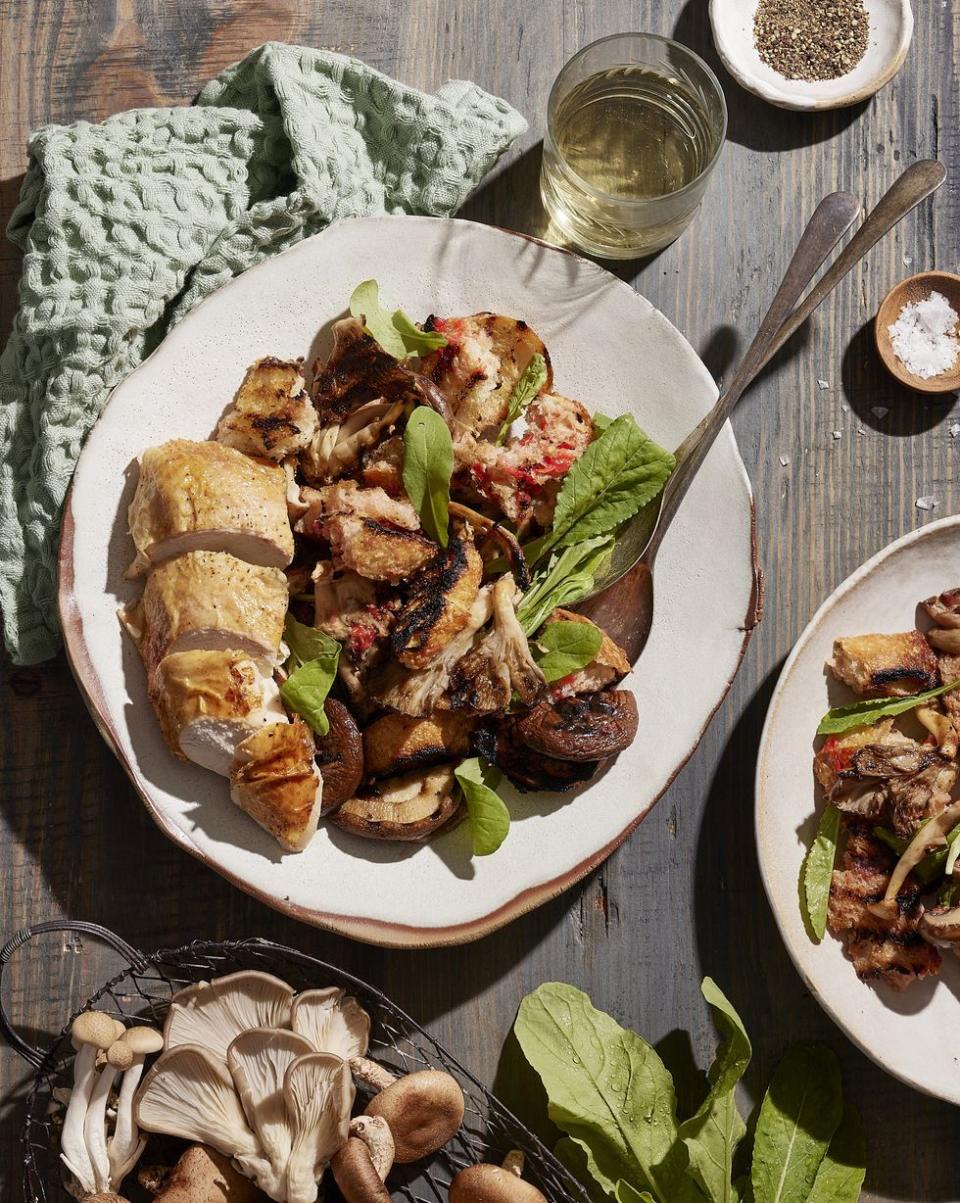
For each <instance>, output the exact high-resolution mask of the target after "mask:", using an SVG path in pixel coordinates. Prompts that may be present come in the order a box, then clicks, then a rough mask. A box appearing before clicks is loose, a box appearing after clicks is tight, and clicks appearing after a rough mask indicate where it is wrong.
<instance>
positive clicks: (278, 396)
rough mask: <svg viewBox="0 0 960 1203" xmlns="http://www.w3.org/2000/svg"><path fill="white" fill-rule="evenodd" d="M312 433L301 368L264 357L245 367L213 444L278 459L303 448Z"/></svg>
mask: <svg viewBox="0 0 960 1203" xmlns="http://www.w3.org/2000/svg"><path fill="white" fill-rule="evenodd" d="M316 429H317V411H316V410H315V409H314V407H313V402H312V401H311V400H310V397H309V395H308V393H307V390H306V387H305V383H304V379H303V372H302V371H301V365H300V364H299V363H297V362H295V361H289V360H284V359H273V358H272V357H267V358H266V359H258V360H257V362H256V363H254V364H251V366H250V367H249V368H248V369H247V374H246V376H245V377H244V379H243V384H241V385H240V388H239V389H238V390H237V395H236V396H235V397H234V399H233V406H232V407H231V408H230V410H228V412H227V413H226V414H224V416H223V417H222V418H221V419H220V425H219V426H218V427H217V441H218V442H220V443H225V444H226V445H227V446H228V447H236V449H237V450H238V451H243V452H244V453H245V454H246V455H262V456H264V457H265V458H266V459H272V460H277V461H279V460H282V459H286V458H287V456H289V455H296V454H297V452H299V451H301V450H302V449H303V448H304V447H306V446H308V444H309V443H310V440H311V439H312V438H313V436H314V433H315V432H316Z"/></svg>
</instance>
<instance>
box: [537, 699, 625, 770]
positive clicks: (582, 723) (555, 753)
mask: <svg viewBox="0 0 960 1203" xmlns="http://www.w3.org/2000/svg"><path fill="white" fill-rule="evenodd" d="M638 724H639V715H638V713H637V702H636V699H635V698H634V696H633V694H632V693H630V692H628V691H627V690H625V689H605V690H603V692H601V693H593V694H587V695H585V696H583V697H575V698H563V699H561V700H560V701H555V702H547V701H544V702H540V703H538V704H537V705H536V706H534V708H533V709H532V710H530V711H528V712H527V713H526V714H524V715H522V716H521V717H520V718H519V720H518V721H517V735H518V737H519V738H520V739H521V740H522V741H523V742H524V743H525V744H526V745H527V747H529V748H532V749H533V750H534V751H535V752H540V753H542V754H543V755H544V756H552V757H554V758H555V759H557V760H576V761H583V760H603V759H604V758H605V757H607V756H615V755H616V754H617V753H618V752H622V751H623V749H624V748H627V747H629V746H630V744H631V743H632V742H633V739H634V736H635V735H636V734H637V726H638Z"/></svg>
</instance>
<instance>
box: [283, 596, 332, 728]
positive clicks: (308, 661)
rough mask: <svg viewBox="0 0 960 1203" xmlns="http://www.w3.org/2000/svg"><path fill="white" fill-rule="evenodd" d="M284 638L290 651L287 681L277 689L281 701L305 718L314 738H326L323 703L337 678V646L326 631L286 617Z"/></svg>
mask: <svg viewBox="0 0 960 1203" xmlns="http://www.w3.org/2000/svg"><path fill="white" fill-rule="evenodd" d="M283 638H284V641H285V642H286V644H287V647H288V648H289V649H290V655H289V657H288V658H287V663H286V665H285V667H286V670H287V673H288V674H289V675H288V677H287V679H286V680H285V681H284V682H283V684H282V685H281V686H280V697H281V698H282V699H283V702H284V704H285V705H286V706H288V707H289V708H290V709H291V710H293V711H294V712H295V713H296V714H299V715H300V717H301V718H303V719H305V720H306V722H307V723H308V724H309V726H310V727H311V728H312V729H313V730H314V731H315V732H316V733H317V735H326V734H327V732H328V731H329V730H330V722H329V720H328V718H327V715H326V711H325V710H324V702H325V701H326V700H327V694H328V693H329V692H330V687H331V686H332V685H333V683H334V681H335V680H336V679H337V665H338V663H339V660H340V644H339V643H338V642H337V641H336V639H334V638H332V636H330V635H328V634H327V633H326V632H325V631H321V630H319V629H318V628H317V627H309V626H307V625H306V623H303V622H298V621H297V620H296V619H295V618H294V617H293V615H292V614H288V615H287V617H286V621H285V622H284V625H283Z"/></svg>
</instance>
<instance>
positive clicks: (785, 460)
mask: <svg viewBox="0 0 960 1203" xmlns="http://www.w3.org/2000/svg"><path fill="white" fill-rule="evenodd" d="M789 463H790V457H789V456H786V455H781V456H780V467H781V468H785V467H786V466H787V464H789Z"/></svg>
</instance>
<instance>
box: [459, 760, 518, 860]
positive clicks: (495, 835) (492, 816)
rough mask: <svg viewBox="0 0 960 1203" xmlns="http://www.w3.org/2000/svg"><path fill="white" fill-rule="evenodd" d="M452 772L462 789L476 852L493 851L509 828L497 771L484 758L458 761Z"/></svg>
mask: <svg viewBox="0 0 960 1203" xmlns="http://www.w3.org/2000/svg"><path fill="white" fill-rule="evenodd" d="M453 774H454V776H455V777H456V779H457V781H458V782H459V784H460V788H461V789H462V790H463V797H464V800H465V802H466V804H467V821H468V822H469V824H470V833H471V835H472V836H473V851H474V854H475V855H476V856H489V855H490V853H491V852H496V850H497V849H498V848H499V847H500V845H501V844H502V843H503V841H504V840H505V839H506V838H507V832H508V831H509V830H510V812H509V810H507V807H506V804H505V803H504V801H503V799H502V798H501V797H500V795H499V794H498V793H497V786H498V785H499V783H500V772H499V770H497V769H495V768H494V767H493V766H492V765H489V764H487V762H486V761H485V760H480V759H479V758H478V757H476V756H475V757H473V759H472V760H464V761H461V763H460V764H458V765H457V767H456V768H455V769H454V770H453Z"/></svg>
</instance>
